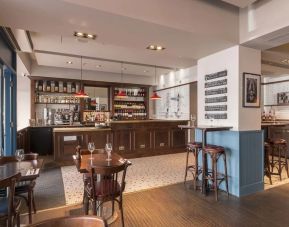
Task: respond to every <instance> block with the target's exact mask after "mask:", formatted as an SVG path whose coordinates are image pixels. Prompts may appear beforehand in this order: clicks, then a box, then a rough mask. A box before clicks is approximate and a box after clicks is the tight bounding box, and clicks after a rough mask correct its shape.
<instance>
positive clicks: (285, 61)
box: [281, 59, 289, 64]
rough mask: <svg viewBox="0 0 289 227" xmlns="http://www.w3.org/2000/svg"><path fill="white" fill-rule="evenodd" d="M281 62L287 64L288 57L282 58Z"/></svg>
mask: <svg viewBox="0 0 289 227" xmlns="http://www.w3.org/2000/svg"><path fill="white" fill-rule="evenodd" d="M281 62H283V63H286V64H289V60H288V59H283V60H282V61H281Z"/></svg>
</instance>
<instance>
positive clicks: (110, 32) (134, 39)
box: [0, 0, 239, 76]
mask: <svg viewBox="0 0 289 227" xmlns="http://www.w3.org/2000/svg"><path fill="white" fill-rule="evenodd" d="M0 4H1V7H0V25H2V26H7V27H11V28H13V29H15V28H18V29H23V30H28V31H30V32H31V39H32V42H33V45H34V51H38V52H42V53H43V52H46V53H47V52H50V53H60V54H61V55H68V56H69V55H74V56H87V57H90V58H97V59H111V60H114V61H123V62H133V63H140V64H147V65H152V66H154V65H157V66H162V67H170V68H186V67H189V66H192V65H195V64H196V61H197V59H199V58H201V57H204V56H207V55H209V54H212V53H214V52H217V51H219V50H222V49H225V48H228V47H231V46H233V45H236V44H238V41H239V38H238V23H239V21H238V8H236V7H231V6H230V5H228V4H225V3H222V2H221V1H218V2H215V1H211V0H193V1H192V0H146V1H135V0H118V1H108V0H97V1H96V0H82V1H79V0H49V1H47V0H25V1H23V0H9V1H7V0H0ZM75 31H81V32H88V33H93V34H96V35H97V36H98V37H97V39H96V40H95V41H90V42H88V43H81V42H78V41H76V40H75V38H74V37H73V36H72V34H73V32H75ZM149 44H161V45H163V46H165V47H166V49H165V50H164V51H161V52H154V51H150V50H147V49H146V47H147V46H148V45H149ZM35 57H36V60H37V62H38V64H40V65H45V66H56V67H67V66H65V65H62V64H60V63H57V62H56V59H58V57H54V59H55V60H54V59H49V55H41V54H36V56H35ZM50 57H51V56H50ZM65 62H66V61H65ZM103 64H104V63H103ZM110 65H111V67H112V68H111V71H116V68H114V66H113V65H114V64H110ZM71 67H74V66H72V65H71ZM115 67H116V66H115ZM104 68H105V67H104ZM104 68H103V69H102V70H106V69H104ZM135 71H138V72H139V71H142V68H141V67H140V68H139V69H138V70H135ZM135 71H134V73H135ZM150 71H151V70H150ZM150 76H152V75H150Z"/></svg>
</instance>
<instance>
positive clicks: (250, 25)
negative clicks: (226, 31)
mask: <svg viewBox="0 0 289 227" xmlns="http://www.w3.org/2000/svg"><path fill="white" fill-rule="evenodd" d="M288 10H289V1H288V0H263V1H258V2H256V3H254V4H252V6H250V7H247V8H243V9H240V18H239V22H240V32H239V34H240V43H244V42H246V41H249V40H252V39H256V38H258V37H260V36H263V35H266V34H268V33H271V32H274V31H277V30H279V29H282V28H285V27H288V26H289V13H288Z"/></svg>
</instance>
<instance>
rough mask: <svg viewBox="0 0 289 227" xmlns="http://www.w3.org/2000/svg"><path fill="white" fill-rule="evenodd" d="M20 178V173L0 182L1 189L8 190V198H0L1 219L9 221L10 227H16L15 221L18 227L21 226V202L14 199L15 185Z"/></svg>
mask: <svg viewBox="0 0 289 227" xmlns="http://www.w3.org/2000/svg"><path fill="white" fill-rule="evenodd" d="M20 177H21V173H18V174H16V175H13V176H11V177H9V178H5V179H2V180H0V188H1V189H5V190H6V189H7V188H8V197H2V198H0V219H5V220H7V226H8V227H12V226H15V219H16V222H17V226H18V227H19V226H20V212H19V208H20V205H21V201H20V200H19V199H15V198H14V196H15V184H16V182H17V181H18V180H19V179H20ZM0 225H1V223H0Z"/></svg>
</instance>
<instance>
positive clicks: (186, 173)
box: [184, 149, 190, 184]
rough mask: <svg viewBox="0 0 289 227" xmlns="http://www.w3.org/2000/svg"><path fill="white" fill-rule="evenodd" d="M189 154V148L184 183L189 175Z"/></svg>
mask: <svg viewBox="0 0 289 227" xmlns="http://www.w3.org/2000/svg"><path fill="white" fill-rule="evenodd" d="M189 154H190V150H189V149H187V157H186V169H185V179H184V184H185V183H186V181H187V175H188V165H189Z"/></svg>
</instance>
